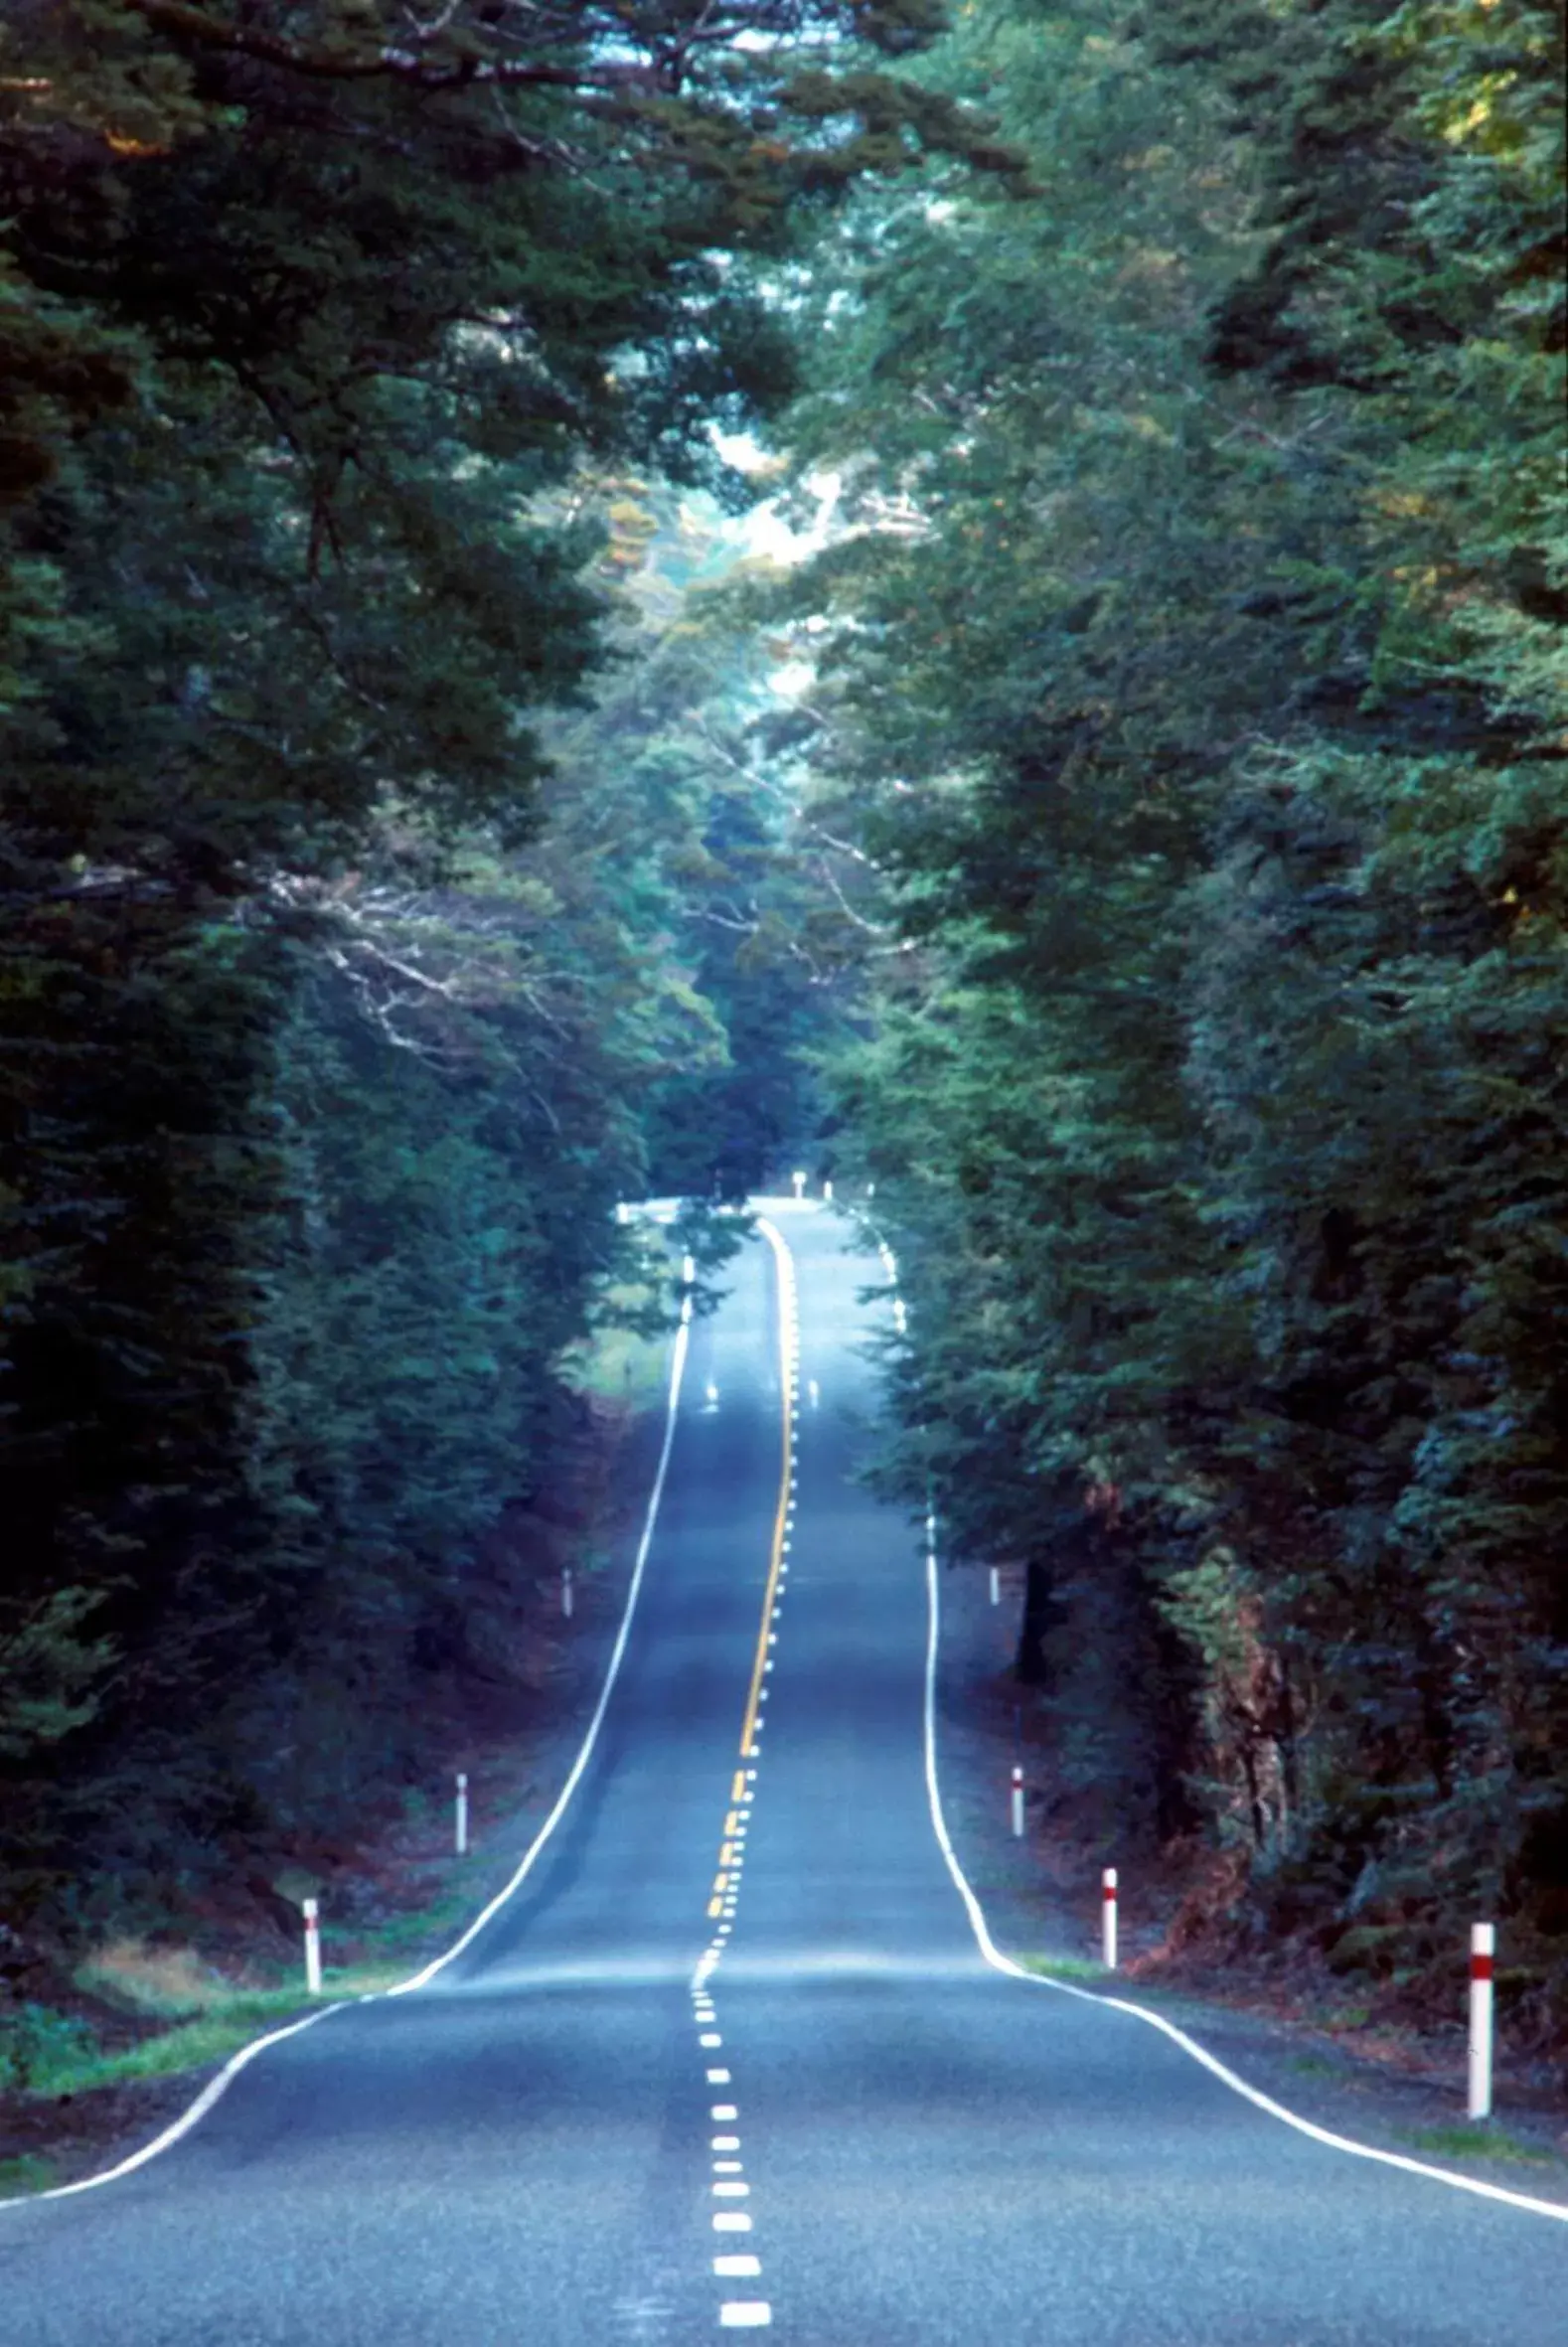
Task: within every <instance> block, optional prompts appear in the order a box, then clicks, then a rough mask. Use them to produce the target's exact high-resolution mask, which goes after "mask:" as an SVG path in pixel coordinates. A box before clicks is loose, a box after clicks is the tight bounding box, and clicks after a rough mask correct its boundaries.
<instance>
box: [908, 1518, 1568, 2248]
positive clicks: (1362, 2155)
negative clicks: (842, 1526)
mask: <svg viewBox="0 0 1568 2347" xmlns="http://www.w3.org/2000/svg"><path fill="white" fill-rule="evenodd" d="M940 1632H941V1607H940V1599H939V1596H938V1579H937V1569H936V1551H935V1549H934V1548H928V1549H927V1551H926V1653H925V1783H926V1795H927V1799H928V1800H929V1803H930V1810H931V1823H932V1826H933V1828H934V1830H935V1833H936V1838H937V1842H938V1845H939V1846H940V1848H941V1852H942V1855H943V1857H944V1858H945V1859H946V1861H947V1870H948V1872H949V1874H950V1875H951V1876H952V1878H953V1881H954V1884H955V1886H956V1887H957V1890H958V1895H959V1897H960V1898H961V1899H962V1900H963V1902H964V1905H965V1908H966V1909H967V1910H968V1914H969V1921H970V1928H971V1929H972V1931H973V1932H974V1935H975V1939H976V1941H977V1942H978V1944H979V1948H980V1953H981V1955H982V1956H984V1957H985V1960H986V1962H987V1963H988V1964H990V1965H991V1966H992V1967H993V1969H994V1970H996V1971H999V1972H1006V1973H1007V1974H1008V1976H1009V1977H1010V1978H1011V1979H1015V1980H1024V1981H1027V1983H1028V1985H1029V1986H1030V1987H1031V1988H1045V1989H1052V1990H1054V1991H1055V1992H1056V1994H1057V1995H1059V1996H1071V1997H1076V1998H1077V1999H1078V2000H1079V2002H1080V2003H1083V2004H1090V2005H1107V2006H1109V2007H1110V2009H1111V2011H1112V2012H1115V2013H1130V2014H1131V2015H1132V2017H1133V2019H1134V2020H1136V2021H1142V2022H1145V2023H1146V2024H1147V2025H1148V2027H1149V2028H1151V2029H1158V2030H1159V2031H1160V2033H1161V2035H1162V2037H1168V2038H1170V2040H1171V2042H1172V2043H1173V2045H1177V2046H1179V2047H1180V2048H1181V2051H1182V2052H1183V2053H1184V2054H1190V2055H1191V2057H1192V2059H1193V2061H1194V2062H1197V2063H1200V2064H1201V2065H1202V2067H1203V2069H1205V2070H1206V2071H1208V2072H1209V2073H1210V2075H1211V2076H1212V2077H1214V2078H1217V2079H1218V2080H1219V2082H1220V2084H1221V2085H1222V2086H1227V2087H1229V2088H1230V2090H1231V2092H1232V2093H1233V2094H1236V2095H1239V2096H1240V2097H1241V2098H1242V2100H1243V2102H1246V2103H1251V2104H1252V2105H1253V2106H1254V2108H1255V2109H1256V2110H1258V2111H1262V2112H1267V2113H1268V2115H1269V2117H1270V2118H1277V2119H1279V2120H1280V2121H1281V2123H1282V2124H1283V2125H1285V2126H1288V2127H1294V2129H1295V2130H1296V2132H1297V2133H1298V2134H1300V2135H1307V2136H1309V2137H1310V2138H1311V2140H1312V2141H1313V2142H1315V2143H1322V2144H1324V2145H1326V2146H1327V2147H1328V2148H1329V2149H1330V2150H1331V2151H1342V2152H1345V2153H1346V2154H1347V2155H1348V2156H1349V2157H1350V2158H1351V2159H1369V2160H1373V2161H1375V2162H1376V2164H1377V2165H1378V2166H1379V2167H1387V2168H1399V2169H1400V2170H1402V2171H1403V2173H1404V2174H1406V2175H1407V2176H1425V2177H1427V2178H1428V2179H1429V2181H1431V2182H1432V2183H1434V2184H1447V2185H1449V2186H1450V2187H1451V2188H1452V2189H1453V2190H1454V2191H1456V2192H1470V2193H1474V2194H1475V2195H1476V2197H1477V2198H1478V2199H1479V2200H1495V2201H1501V2202H1502V2203H1503V2205H1504V2206H1505V2207H1507V2208H1513V2209H1524V2210H1526V2211H1527V2212H1528V2214H1529V2215H1531V2216H1534V2217H1552V2218H1555V2220H1556V2221H1557V2223H1558V2224H1560V2225H1568V2206H1565V2205H1564V2204H1563V2203H1562V2202H1561V2201H1555V2200H1536V2199H1535V2198H1533V2197H1532V2196H1531V2195H1530V2194H1529V2193H1525V2192H1510V2191H1509V2190H1508V2189H1507V2187H1506V2186H1505V2185H1502V2184H1487V2183H1483V2181H1482V2180H1481V2178H1480V2177H1479V2176H1457V2175H1455V2173H1454V2171H1453V2170H1452V2169H1451V2168H1435V2167H1432V2166H1431V2165H1429V2163H1428V2162H1427V2161H1426V2160H1424V2159H1410V2158H1408V2157H1407V2156H1406V2154H1405V2153H1404V2152H1402V2151H1379V2150H1378V2149H1377V2148H1376V2147H1375V2146H1374V2145H1373V2144H1370V2143H1358V2142H1356V2141H1355V2139H1354V2137H1353V2136H1350V2135H1337V2134H1335V2133H1334V2132H1333V2129H1332V2128H1329V2127H1321V2126H1318V2125H1317V2124H1316V2123H1315V2122H1314V2121H1313V2120H1312V2119H1310V2118H1303V2117H1301V2116H1300V2114H1299V2113H1298V2112H1294V2111H1289V2110H1287V2109H1286V2107H1285V2105H1284V2104H1283V2103H1276V2102H1275V2100H1274V2098H1273V2096H1272V2095H1265V2094H1263V2093H1261V2092H1260V2091H1259V2089H1258V2088H1257V2087H1252V2086H1248V2084H1247V2082H1246V2080H1245V2079H1244V2078H1238V2077H1237V2075H1236V2073H1235V2071H1234V2070H1231V2069H1228V2068H1227V2067H1226V2065H1225V2064H1224V2063H1223V2062H1221V2061H1219V2060H1217V2059H1216V2057H1215V2056H1214V2055H1213V2054H1211V2053H1209V2052H1208V2050H1207V2048H1206V2047H1204V2046H1200V2045H1199V2044H1198V2042H1197V2040H1196V2038H1194V2037H1188V2035H1187V2033H1186V2031H1185V2030H1184V2029H1178V2028H1177V2027H1176V2023H1175V2022H1174V2021H1168V2020H1167V2019H1166V2017H1165V2015H1164V2014H1163V2013H1152V2012H1150V2011H1149V2009H1148V2007H1147V2006H1145V2005H1135V2004H1133V2003H1132V2002H1131V2001H1130V2000H1129V1999H1128V1998H1127V1997H1125V1996H1101V1995H1100V1994H1099V1993H1098V1992H1097V1991H1096V1990H1094V1989H1092V1988H1075V1987H1073V1985H1072V1983H1071V1982H1070V1981H1067V1980H1052V1979H1048V1978H1046V1977H1045V1976H1043V1975H1042V1974H1041V1973H1039V1972H1030V1971H1027V1970H1025V1968H1024V1966H1023V1965H1022V1964H1019V1963H1015V1962H1014V1960H1013V1958H1012V1956H1004V1955H1003V1953H1002V1951H1001V1949H1000V1948H998V1947H997V1945H996V1942H995V1941H994V1940H993V1939H992V1937H991V1932H990V1928H989V1926H988V1925H987V1922H986V1917H985V1910H984V1909H983V1908H982V1906H981V1904H980V1901H979V1900H978V1899H977V1898H976V1896H975V1894H974V1892H973V1890H971V1888H970V1885H969V1881H968V1878H967V1876H966V1875H965V1873H964V1870H963V1868H962V1867H961V1866H960V1864H959V1862H958V1854H957V1852H956V1851H955V1850H954V1848H953V1844H952V1841H951V1839H950V1837H949V1835H948V1830H947V1822H946V1819H945V1818H944V1816H943V1813H942V1795H941V1791H940V1789H939V1787H938V1785H937V1776H936V1656H937V1642H938V1638H939V1636H940Z"/></svg>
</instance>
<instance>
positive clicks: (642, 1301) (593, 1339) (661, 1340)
mask: <svg viewBox="0 0 1568 2347" xmlns="http://www.w3.org/2000/svg"><path fill="white" fill-rule="evenodd" d="M657 1301H658V1299H657V1297H656V1294H655V1291H654V1290H653V1289H652V1288H645V1287H627V1286H622V1287H615V1288H612V1289H611V1290H610V1292H609V1302H610V1303H611V1304H612V1305H613V1306H616V1307H623V1308H625V1309H627V1310H629V1311H632V1312H637V1311H642V1310H645V1309H646V1308H647V1307H648V1306H649V1305H650V1304H653V1303H655V1302H657ZM561 1366H562V1373H563V1375H564V1376H565V1379H566V1382H567V1384H568V1385H571V1386H574V1387H575V1388H576V1390H577V1392H578V1393H587V1394H593V1395H594V1396H596V1398H597V1399H598V1400H600V1401H606V1402H625V1403H626V1405H627V1406H628V1408H630V1409H633V1410H651V1409H652V1408H654V1406H655V1404H656V1403H658V1402H661V1401H663V1399H664V1393H665V1387H666V1385H667V1384H668V1382H669V1376H670V1339H669V1337H668V1335H663V1336H639V1335H638V1334H637V1332H636V1330H632V1329H618V1328H605V1329H596V1330H594V1331H593V1333H592V1334H591V1335H589V1336H586V1337H584V1338H583V1339H582V1341H581V1342H580V1343H578V1344H574V1345H572V1346H571V1347H570V1348H569V1349H568V1351H567V1352H566V1354H565V1356H564V1359H563V1361H562V1364H561Z"/></svg>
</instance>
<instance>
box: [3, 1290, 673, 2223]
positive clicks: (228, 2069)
mask: <svg viewBox="0 0 1568 2347" xmlns="http://www.w3.org/2000/svg"><path fill="white" fill-rule="evenodd" d="M691 1336H692V1303H691V1299H690V1297H688V1298H687V1299H686V1300H685V1301H684V1302H683V1304H682V1306H681V1326H680V1328H679V1329H678V1330H677V1331H676V1339H675V1350H674V1353H673V1355H672V1357H671V1362H670V1391H669V1398H668V1401H667V1403H666V1409H665V1428H664V1445H663V1448H662V1449H661V1451H660V1453H659V1465H658V1469H657V1471H656V1472H655V1475H654V1483H653V1490H652V1491H651V1493H650V1494H649V1499H648V1510H647V1514H646V1515H645V1517H644V1519H643V1531H642V1538H641V1540H640V1541H639V1542H638V1544H637V1561H636V1563H635V1565H634V1566H633V1568H632V1579H631V1587H630V1588H629V1589H628V1591H627V1593H626V1607H625V1611H624V1612H623V1614H622V1616H621V1626H620V1629H619V1631H618V1632H617V1634H616V1639H615V1644H614V1646H613V1648H612V1649H611V1653H610V1660H609V1666H608V1668H607V1669H606V1671H605V1674H604V1684H603V1686H602V1687H601V1689H600V1690H599V1700H598V1704H597V1706H596V1707H595V1710H594V1714H593V1717H592V1719H591V1720H590V1721H589V1722H588V1731H587V1734H586V1735H585V1736H584V1738H583V1740H582V1744H581V1747H580V1749H579V1750H578V1753H577V1757H576V1759H575V1761H574V1762H573V1763H572V1767H571V1774H570V1775H569V1776H568V1777H567V1779H566V1782H565V1784H564V1785H563V1786H562V1788H561V1790H560V1794H559V1796H558V1798H557V1799H556V1801H555V1805H554V1807H553V1808H552V1809H551V1810H550V1812H549V1816H548V1817H547V1818H546V1820H545V1822H544V1824H543V1825H542V1826H541V1827H540V1829H539V1832H538V1833H537V1834H536V1835H535V1837H534V1839H533V1841H532V1842H531V1843H530V1845H529V1848H528V1850H527V1852H526V1853H525V1855H524V1858H523V1860H522V1863H521V1864H520V1865H519V1867H518V1869H517V1872H516V1873H515V1874H514V1875H513V1877H512V1879H511V1881H510V1882H509V1883H507V1885H506V1886H505V1888H504V1889H503V1890H500V1891H498V1892H497V1893H496V1895H495V1897H494V1898H493V1899H492V1900H491V1901H490V1904H489V1905H488V1906H487V1907H485V1908H483V1909H482V1910H481V1912H480V1913H479V1914H478V1915H477V1916H476V1917H475V1918H474V1920H473V1922H472V1923H471V1924H470V1925H469V1926H468V1929H467V1930H466V1931H465V1932H464V1933H463V1934H462V1935H461V1937H460V1938H459V1939H457V1940H454V1941H453V1943H452V1945H451V1947H450V1948H449V1949H448V1950H447V1951H446V1954H445V1955H444V1956H437V1957H436V1958H435V1960H434V1962H433V1963H428V1964H426V1965H425V1967H424V1969H423V1971H420V1972H416V1973H415V1974H414V1975H413V1977H412V1979H411V1980H399V1981H398V1982H397V1984H396V1986H395V1987H394V1988H377V1989H372V1990H370V1991H369V1992H368V1993H367V1994H365V1995H363V1996H356V1997H349V1998H345V1999H344V2000H343V2001H342V2002H341V2003H338V2004H330V2005H322V2006H321V2007H320V2008H319V2009H318V2010H317V2011H316V2012H314V2013H306V2014H305V2015H304V2017H303V2018H302V2019H301V2020H298V2021H291V2022H290V2023H289V2024H288V2026H287V2028H285V2029H273V2030H269V2031H268V2033H267V2035H266V2036H265V2037H255V2038H252V2039H251V2041H250V2043H249V2044H248V2045H246V2046H241V2047H240V2049H239V2051H238V2053H237V2054H235V2055H233V2056H232V2057H231V2059H230V2060H229V2061H228V2062H226V2063H225V2064H224V2067H223V2069H222V2070H220V2071H219V2073H218V2075H217V2077H216V2078H210V2079H209V2080H208V2082H207V2084H206V2086H205V2087H203V2089H202V2091H201V2093H200V2094H199V2095H198V2096H197V2098H196V2100H195V2102H194V2103H192V2104H190V2105H189V2106H188V2108H187V2109H186V2110H184V2111H182V2112H181V2113H180V2115H179V2117H178V2118H176V2119H175V2120H173V2121H172V2122H171V2124H170V2125H168V2126H166V2127H165V2128H164V2130H163V2133H162V2134H161V2135H155V2136H154V2138H153V2140H152V2141H151V2142H150V2143H144V2144H143V2145H142V2146H141V2149H140V2150H139V2151H133V2152H131V2154H130V2155H129V2157H128V2158H126V2159H122V2160H120V2161H118V2162H117V2164H116V2165H115V2166H114V2167H111V2168H104V2169H103V2170H102V2171H101V2172H100V2173H99V2174H98V2175H96V2176H80V2177H78V2179H77V2181H76V2182H75V2183H74V2184H53V2185H51V2186H50V2188H49V2190H48V2191H47V2192H24V2193H16V2194H13V2195H12V2196H11V2197H10V2198H8V2199H4V2200H0V2209H20V2208H36V2207H37V2206H38V2205H39V2203H40V2202H41V2201H46V2200H69V2199H70V2198H71V2197H72V2195H73V2194H74V2193H78V2192H90V2191H92V2190H93V2189H94V2187H95V2186H97V2185H99V2184H112V2183H113V2182H115V2180H116V2179H117V2178H118V2177H120V2176H128V2175H130V2174H131V2173H132V2171H133V2170H134V2169H136V2168H140V2167H145V2166H146V2164H147V2162H148V2161H149V2160H151V2159H156V2158H157V2156H158V2154H159V2153H160V2152H161V2151H168V2150H169V2149H171V2148H172V2146H173V2145H174V2144H176V2143H178V2142H179V2141H180V2139H181V2138H182V2136H185V2135H188V2134H189V2133H190V2132H191V2130H192V2128H193V2127H195V2126H198V2125H199V2124H200V2123H201V2121H202V2120H203V2119H204V2118H205V2117H206V2116H207V2113H208V2112H210V2111H211V2110H212V2108H213V2106H214V2104H215V2103H217V2102H218V2101H220V2099H221V2098H222V2097H223V2096H224V2095H225V2094H226V2093H227V2092H228V2090H229V2088H230V2087H231V2086H232V2085H233V2084H234V2081H235V2079H236V2078H237V2077H238V2076H239V2073H240V2071H241V2070H243V2069H244V2068H245V2066H246V2064H247V2063H250V2062H253V2061H254V2060H255V2058H256V2056H257V2055H258V2054H264V2053H265V2052H266V2050H267V2048H268V2046H277V2045H281V2044H282V2043H283V2041H284V2039H285V2038H290V2037H298V2036H299V2034H300V2033H301V2031H302V2030H306V2029H314V2027H315V2026H316V2023H317V2022H318V2021H326V2020H329V2019H330V2018H331V2016H332V2015H333V2014H334V2013H346V2012H348V2011H349V2010H350V2009H351V2008H352V2007H353V2006H355V2005H372V2004H379V2003H380V2002H381V2000H382V1999H383V1998H384V1997H392V1996H407V1995H408V1994H409V1993H410V1991H411V1990H413V1989H415V1988H423V1987H424V1986H425V1985H426V1983H427V1982H428V1981H430V1980H433V1979H434V1978H435V1975H436V1973H437V1972H439V1971H441V1970H443V1969H444V1967H445V1966H446V1965H447V1964H449V1963H450V1962H451V1961H452V1959H453V1957H454V1956H461V1954H462V1952H463V1950H464V1949H465V1948H467V1947H468V1945H469V1944H470V1942H471V1941H473V1940H474V1939H475V1938H476V1937H477V1936H478V1934H479V1933H480V1932H482V1931H483V1930H484V1928H485V1926H486V1924H487V1923H489V1922H490V1920H491V1918H492V1916H494V1915H497V1914H498V1913H499V1912H500V1910H501V1909H502V1908H503V1907H505V1905H506V1904H507V1902H508V1900H509V1899H511V1898H513V1897H514V1896H515V1895H516V1893H517V1892H518V1890H519V1889H520V1888H521V1886H522V1885H523V1883H525V1882H526V1881H527V1879H528V1877H529V1875H530V1874H531V1873H532V1872H533V1868H534V1862H535V1860H536V1859H537V1858H538V1856H539V1854H540V1852H541V1850H542V1849H543V1848H544V1847H545V1844H546V1842H547V1841H548V1840H549V1837H550V1835H551V1834H552V1833H553V1832H554V1830H555V1828H556V1826H557V1825H558V1824H559V1823H560V1820H561V1817H562V1815H563V1814H564V1812H565V1808H566V1804H567V1802H568V1801H569V1800H570V1799H571V1797H572V1794H573V1793H574V1792H575V1791H576V1788H577V1786H578V1784H579V1783H580V1782H581V1779H582V1772H583V1770H584V1769H585V1768H586V1767H587V1765H588V1761H589V1758H590V1757H591V1755H592V1752H593V1747H594V1743H595V1741H596V1740H597V1737H598V1733H599V1729H600V1727H601V1725H602V1724H603V1720H604V1714H605V1712H606V1711H607V1710H608V1708H609V1701H610V1696H611V1693H612V1692H613V1690H614V1686H615V1681H616V1678H617V1676H618V1674H619V1672H620V1667H621V1659H622V1656H623V1655H624V1654H625V1652H626V1642H627V1639H628V1638H629V1636H630V1635H631V1627H632V1616H633V1614H634V1613H635V1612H636V1608H637V1595H638V1592H639V1590H640V1589H641V1587H642V1579H643V1570H644V1568H645V1566H646V1565H647V1562H648V1552H649V1550H650V1549H651V1547H652V1546H653V1536H654V1526H655V1524H656V1523H657V1521H658V1516H659V1502H660V1500H661V1499H662V1498H663V1497H664V1486H665V1477H666V1474H667V1473H668V1471H669V1466H670V1453H671V1450H672V1449H673V1448H674V1444H675V1423H676V1411H677V1408H678V1407H679V1404H680V1399H681V1381H682V1378H683V1376H684V1374H685V1370H686V1356H687V1353H688V1351H689V1349H690V1347H691Z"/></svg>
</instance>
